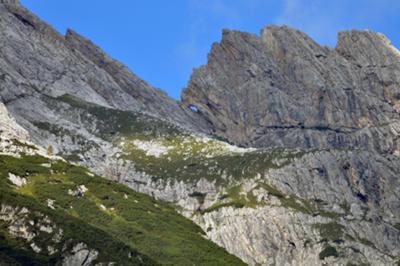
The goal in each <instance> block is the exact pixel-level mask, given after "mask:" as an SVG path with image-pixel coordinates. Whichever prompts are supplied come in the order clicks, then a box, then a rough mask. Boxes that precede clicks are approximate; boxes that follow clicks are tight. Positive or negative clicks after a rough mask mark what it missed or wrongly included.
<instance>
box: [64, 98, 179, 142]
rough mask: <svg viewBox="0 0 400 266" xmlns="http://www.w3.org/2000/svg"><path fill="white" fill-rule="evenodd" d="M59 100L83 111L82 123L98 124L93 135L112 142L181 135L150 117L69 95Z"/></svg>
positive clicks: (174, 128) (168, 125) (171, 127)
mask: <svg viewBox="0 0 400 266" xmlns="http://www.w3.org/2000/svg"><path fill="white" fill-rule="evenodd" d="M57 100H60V101H62V102H64V103H67V104H69V105H70V106H71V107H72V108H75V109H76V108H77V109H80V110H82V113H81V120H82V122H84V123H87V124H89V125H90V124H91V123H92V122H96V126H97V129H96V130H95V131H94V132H92V133H94V134H95V135H98V136H99V137H102V138H104V139H107V140H112V139H114V138H115V137H116V136H133V135H136V136H139V135H143V136H145V137H152V138H157V137H160V136H162V135H164V134H168V135H174V134H178V133H180V131H178V129H177V128H176V127H174V126H172V125H170V124H168V123H166V122H162V121H160V120H158V119H155V118H152V117H151V116H148V115H144V114H140V113H134V112H129V111H121V110H116V109H111V108H106V107H103V106H99V105H96V104H93V103H89V102H86V101H83V100H81V99H79V98H76V97H74V96H72V95H69V94H65V95H63V96H61V97H58V98H57ZM87 128H91V127H87Z"/></svg>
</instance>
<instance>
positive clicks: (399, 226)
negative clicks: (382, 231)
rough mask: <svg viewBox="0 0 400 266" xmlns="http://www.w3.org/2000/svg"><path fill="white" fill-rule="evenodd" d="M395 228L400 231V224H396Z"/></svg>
mask: <svg viewBox="0 0 400 266" xmlns="http://www.w3.org/2000/svg"><path fill="white" fill-rule="evenodd" d="M394 228H396V229H397V230H399V231H400V223H397V224H395V225H394Z"/></svg>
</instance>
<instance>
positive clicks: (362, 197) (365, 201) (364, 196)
mask: <svg viewBox="0 0 400 266" xmlns="http://www.w3.org/2000/svg"><path fill="white" fill-rule="evenodd" d="M356 196H357V198H358V199H359V200H361V201H362V202H363V203H367V201H368V196H367V195H363V194H361V193H360V192H358V193H357V194H356Z"/></svg>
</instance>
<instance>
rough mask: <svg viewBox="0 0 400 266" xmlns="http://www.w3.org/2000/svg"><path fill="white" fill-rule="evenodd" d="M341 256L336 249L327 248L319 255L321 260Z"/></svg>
mask: <svg viewBox="0 0 400 266" xmlns="http://www.w3.org/2000/svg"><path fill="white" fill-rule="evenodd" d="M338 256H339V254H338V252H337V250H336V248H335V247H332V246H327V247H325V248H324V249H323V250H322V251H321V252H320V253H319V259H320V260H323V259H325V258H327V257H338Z"/></svg>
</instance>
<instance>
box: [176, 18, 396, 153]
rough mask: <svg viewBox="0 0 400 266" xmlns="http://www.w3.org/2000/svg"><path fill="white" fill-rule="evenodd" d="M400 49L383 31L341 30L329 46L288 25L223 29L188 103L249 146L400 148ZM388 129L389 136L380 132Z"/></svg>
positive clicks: (225, 134) (194, 81)
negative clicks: (253, 30)
mask: <svg viewBox="0 0 400 266" xmlns="http://www.w3.org/2000/svg"><path fill="white" fill-rule="evenodd" d="M399 74H400V53H399V52H398V51H397V50H396V49H395V48H394V47H392V46H391V45H390V42H389V41H388V40H387V39H386V38H385V37H384V36H383V35H381V34H378V33H373V32H368V31H350V32H341V33H340V34H339V39H338V44H337V48H336V49H331V48H328V47H321V46H319V45H318V44H317V43H315V42H314V41H313V40H312V39H310V38H309V37H308V36H306V35H305V34H304V33H301V32H299V31H297V30H293V29H290V28H288V27H275V26H268V27H266V28H264V29H263V30H262V31H261V35H260V36H255V35H251V34H248V33H243V32H237V31H229V30H225V31H224V32H223V36H222V41H221V42H220V43H217V44H214V45H213V47H212V50H211V52H210V54H209V57H208V64H207V65H206V66H202V67H200V68H199V69H197V70H195V71H194V73H193V75H192V77H191V79H190V82H189V84H188V87H187V89H186V90H185V91H184V92H183V93H182V99H183V103H184V104H186V105H189V104H192V105H196V106H197V107H198V108H199V119H200V118H203V119H204V120H206V121H208V122H209V125H210V126H211V127H212V129H213V130H214V131H215V134H217V135H220V136H223V137H226V138H227V139H230V140H232V141H234V142H236V143H238V144H241V145H245V146H258V147H266V146H283V147H316V148H343V147H363V148H365V147H368V148H371V149H378V150H380V151H385V152H390V151H393V150H395V149H396V148H397V144H396V132H397V130H394V131H393V126H395V125H397V123H398V120H399V114H398V111H399V102H398V98H399V93H400V86H399V85H400V78H399V76H400V75H399ZM381 135H386V136H387V137H386V138H384V139H383V138H379V137H378V136H381Z"/></svg>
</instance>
